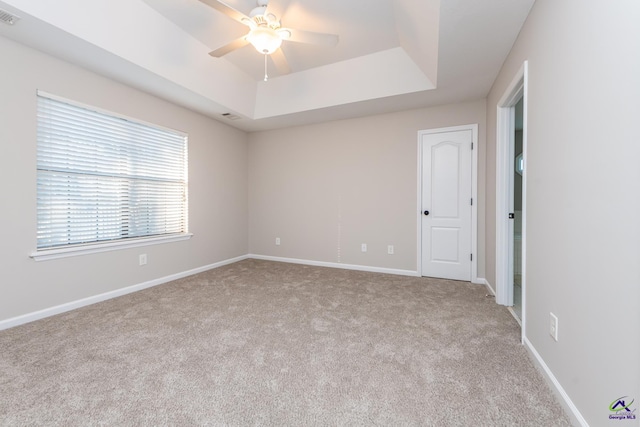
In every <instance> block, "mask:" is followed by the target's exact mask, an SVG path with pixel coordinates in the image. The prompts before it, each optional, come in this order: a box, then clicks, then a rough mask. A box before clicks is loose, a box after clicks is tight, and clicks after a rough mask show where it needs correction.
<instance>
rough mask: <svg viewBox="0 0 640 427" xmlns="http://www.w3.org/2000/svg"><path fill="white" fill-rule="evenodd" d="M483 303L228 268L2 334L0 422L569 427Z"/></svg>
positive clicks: (436, 292) (371, 277)
mask: <svg viewBox="0 0 640 427" xmlns="http://www.w3.org/2000/svg"><path fill="white" fill-rule="evenodd" d="M485 293H486V291H485V289H484V287H482V286H479V285H472V284H469V283H464V282H455V281H447V280H435V279H427V278H411V277H401V276H391V275H384V274H376V273H365V272H357V271H347V270H338V269H329V268H320V267H309V266H301V265H292V264H283V263H273V262H266V261H257V260H246V261H242V262H238V263H235V264H232V265H228V266H225V267H222V268H219V269H216V270H212V271H209V272H205V273H202V274H198V275H196V276H192V277H188V278H185V279H182V280H178V281H175V282H171V283H168V284H165V285H161V286H157V287H154V288H151V289H147V290H144V291H141V292H137V293H134V294H130V295H127V296H124V297H120V298H116V299H113V300H109V301H106V302H103V303H100V304H95V305H92V306H88V307H85V308H82V309H79V310H75V311H72V312H68V313H65V314H61V315H58V316H54V317H50V318H47V319H44V320H40V321H37V322H33V323H30V324H26V325H22V326H19V327H16V328H12V329H9V330H5V331H1V332H0V390H1V392H0V425H2V426H26V425H59V426H92V425H106V426H141V425H176V426H189V425H216V426H219V425H230V426H247V425H252V426H253V425H265V426H374V425H385V426H419V425H420V426H566V425H569V422H568V421H567V418H566V417H565V416H564V415H563V413H562V410H561V408H560V406H559V405H558V403H556V401H555V400H554V398H553V397H552V394H551V391H550V390H549V389H548V387H547V385H546V384H545V383H544V381H543V379H542V378H541V377H540V376H539V374H538V373H537V371H536V370H535V368H534V367H533V365H532V364H531V362H530V361H529V359H528V358H527V356H526V353H525V349H524V348H523V347H522V346H521V345H520V344H519V328H518V325H517V324H516V322H515V321H514V319H513V318H512V317H511V315H510V314H509V313H508V311H507V310H506V308H504V307H500V306H498V305H496V304H495V302H494V301H493V299H488V298H485Z"/></svg>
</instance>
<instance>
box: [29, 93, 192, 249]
mask: <svg viewBox="0 0 640 427" xmlns="http://www.w3.org/2000/svg"><path fill="white" fill-rule="evenodd" d="M37 129H38V141H37V142H38V160H37V169H38V171H37V198H38V200H37V217H38V231H37V248H38V253H40V252H41V251H50V250H55V249H62V248H77V247H81V249H82V248H85V247H86V246H87V245H96V244H98V243H107V242H120V243H122V242H125V241H126V242H129V241H131V239H134V240H135V241H139V239H149V238H152V237H159V236H165V237H166V236H185V235H186V233H187V136H186V135H185V134H183V133H180V132H177V131H173V130H167V129H162V128H159V127H156V126H150V125H147V124H143V123H140V122H136V121H133V120H130V119H127V118H123V117H119V116H116V115H113V114H110V113H104V112H99V111H96V110H93V109H90V108H87V107H84V106H80V105H77V104H74V103H71V102H69V101H65V100H61V99H59V98H56V97H53V96H51V95H48V94H44V93H42V92H38V127H37ZM36 258H37V257H36Z"/></svg>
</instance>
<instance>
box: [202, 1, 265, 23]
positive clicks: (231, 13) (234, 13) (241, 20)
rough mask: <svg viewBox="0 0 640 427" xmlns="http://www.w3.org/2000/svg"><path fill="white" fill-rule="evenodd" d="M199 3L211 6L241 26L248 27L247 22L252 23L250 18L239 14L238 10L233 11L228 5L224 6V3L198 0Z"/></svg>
mask: <svg viewBox="0 0 640 427" xmlns="http://www.w3.org/2000/svg"><path fill="white" fill-rule="evenodd" d="M200 1H201V2H202V3H204V4H206V5H208V6H211V7H212V8H214V9H215V10H217V11H218V12H222V13H224V14H225V15H227V16H228V17H230V18H231V19H234V20H236V21H238V22H239V23H241V24H244V25H250V24H249V22H253V21H252V20H251V18H249V17H248V16H247V15H245V14H244V13H242V12H240V11H239V10H235V9H234V8H232V7H231V6H229V5H228V4H225V3H223V2H221V1H218V0H200Z"/></svg>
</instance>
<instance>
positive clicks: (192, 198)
mask: <svg viewBox="0 0 640 427" xmlns="http://www.w3.org/2000/svg"><path fill="white" fill-rule="evenodd" d="M0 52H1V53H2V57H3V59H2V65H1V66H0V80H1V81H2V82H3V84H2V90H1V96H0V118H1V120H2V125H1V126H0V188H1V193H2V195H3V198H2V200H3V201H2V209H0V224H2V230H1V232H0V235H1V238H0V321H2V320H6V319H9V318H12V317H15V316H18V315H23V314H27V313H32V312H34V311H37V310H41V309H46V308H50V307H53V306H56V305H59V304H63V303H68V302H72V301H76V300H79V299H81V298H85V297H90V296H94V295H98V294H101V293H104V292H109V291H113V290H117V289H118V288H123V287H127V286H130V285H135V284H140V283H143V282H146V281H149V280H153V279H158V278H161V277H165V276H167V275H171V274H176V273H181V272H184V271H188V270H190V269H193V268H198V267H202V266H206V265H209V264H212V263H215V262H218V261H222V260H226V259H230V258H233V257H237V256H241V255H244V254H246V253H247V197H246V195H247V166H246V165H247V160H246V159H247V135H246V134H245V133H244V132H241V131H238V130H235V129H233V128H230V127H228V126H226V125H224V124H221V123H219V122H216V121H214V120H212V119H209V118H206V117H204V116H201V115H198V114H195V113H192V112H190V111H188V110H185V109H183V108H179V107H176V106H175V105H172V104H170V103H167V102H164V101H162V100H159V99H157V98H154V97H152V96H149V95H146V94H144V93H142V92H139V91H136V90H133V89H131V88H129V87H126V86H123V85H120V84H118V83H115V82H113V81H111V80H108V79H105V78H103V77H100V76H97V75H95V74H93V73H90V72H88V71H86V70H83V69H80V68H77V67H75V66H72V65H70V64H68V63H65V62H62V61H59V60H57V59H53V58H51V57H49V56H47V55H43V54H41V53H39V52H37V51H34V50H32V49H29V48H26V47H24V46H22V45H19V44H16V43H14V42H12V41H10V40H8V39H5V38H2V37H0ZM37 89H41V90H44V91H46V92H48V93H52V94H55V95H59V96H62V97H65V98H68V99H71V100H75V101H78V102H82V103H85V104H88V105H93V106H96V107H99V108H102V109H106V110H109V111H113V112H116V113H119V114H124V115H126V116H129V117H132V118H136V119H140V120H144V121H147V122H150V123H155V124H158V125H162V126H165V127H169V128H174V129H178V130H181V131H184V132H187V133H188V134H189V202H190V206H189V225H190V231H191V232H193V233H194V236H193V238H192V239H191V240H188V241H184V242H177V243H168V244H162V245H155V246H147V247H143V248H137V249H126V250H118V251H113V252H107V253H100V254H93V255H85V256H78V257H73V258H65V259H60V260H51V261H41V262H35V261H33V260H32V259H31V258H29V254H30V253H31V252H33V251H34V250H35V245H36V90H37ZM139 253H147V254H148V260H149V263H148V264H147V265H146V266H144V267H139V266H138V254H139Z"/></svg>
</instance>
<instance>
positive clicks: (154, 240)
mask: <svg viewBox="0 0 640 427" xmlns="http://www.w3.org/2000/svg"><path fill="white" fill-rule="evenodd" d="M192 236H193V234H191V233H185V234H178V235H171V236H158V237H144V238H140V239H130V240H129V239H127V240H119V241H116V242H104V243H92V244H88V245H78V246H73V247H68V248H58V249H44V250H40V251H36V252H33V253H32V254H31V255H29V256H30V257H31V258H33V259H34V260H35V261H48V260H51V259H58V258H67V257H73V256H80V255H88V254H95V253H99V252H108V251H116V250H120V249H130V248H138V247H141V246H149V245H158V244H161V243H171V242H179V241H182V240H188V239H190V238H191V237H192Z"/></svg>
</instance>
